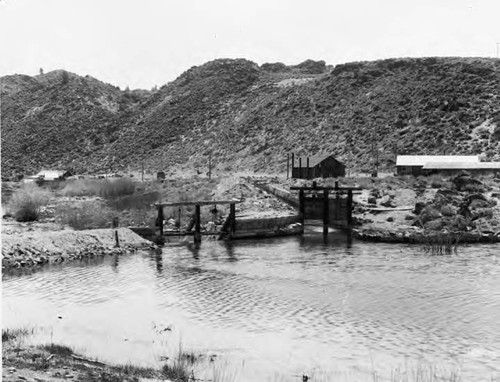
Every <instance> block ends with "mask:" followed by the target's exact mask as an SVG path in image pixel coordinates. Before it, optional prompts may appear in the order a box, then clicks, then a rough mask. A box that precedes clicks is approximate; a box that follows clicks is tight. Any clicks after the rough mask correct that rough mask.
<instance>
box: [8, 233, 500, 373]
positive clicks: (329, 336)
mask: <svg viewBox="0 0 500 382" xmlns="http://www.w3.org/2000/svg"><path fill="white" fill-rule="evenodd" d="M499 281H500V250H499V247H498V246H495V245H477V246H469V247H466V248H462V249H460V250H459V252H458V253H457V254H452V255H440V256H436V255H431V254H427V253H425V252H423V251H422V249H421V248H419V247H417V246H413V247H412V246H407V245H394V244H391V245H388V244H373V243H360V242H353V243H348V242H347V241H346V239H345V237H342V236H339V235H337V236H335V235H333V236H331V237H330V240H329V243H327V244H325V243H323V242H322V238H321V236H317V235H306V236H304V237H293V238H281V239H268V240H262V241H237V242H232V243H222V242H216V241H204V242H203V243H202V245H201V247H200V248H198V249H197V248H195V247H194V246H193V245H192V244H190V243H178V244H175V245H168V246H166V247H165V248H164V249H163V251H162V252H156V253H155V252H139V253H137V254H131V255H124V256H121V257H116V258H115V257H111V256H110V257H105V258H99V259H93V260H87V261H82V262H74V263H68V264H64V265H52V266H48V267H45V268H43V269H38V270H36V271H24V272H23V274H19V273H15V274H12V273H8V274H4V275H3V282H2V287H3V288H2V289H3V290H2V311H3V313H2V319H3V327H4V328H5V327H7V328H8V327H20V326H34V327H37V328H39V330H38V331H37V332H36V334H35V336H34V338H32V339H31V340H32V341H34V342H50V341H53V342H57V343H64V344H66V345H70V346H72V347H74V348H75V350H76V351H78V352H80V353H83V354H86V355H88V356H92V357H98V358H99V359H102V360H106V361H109V362H116V363H127V362H132V363H135V364H141V365H146V366H147V365H150V366H157V365H160V364H161V363H162V362H164V361H162V356H165V355H168V356H171V355H172V354H174V353H175V352H176V351H177V349H178V347H179V344H182V348H183V349H184V350H187V351H192V352H194V353H201V354H204V355H206V357H207V359H210V360H211V361H207V362H205V364H204V366H200V370H199V374H198V375H199V376H202V377H206V378H209V374H210V373H214V370H215V372H216V373H219V374H221V373H222V374H224V373H225V374H226V376H228V375H236V376H237V377H236V379H235V380H237V381H282V380H283V381H285V380H287V381H288V380H290V381H293V380H300V378H299V377H298V376H301V375H303V374H307V375H310V376H312V375H315V376H316V379H315V380H316V381H318V380H323V381H326V380H340V381H342V380H346V381H347V380H366V381H371V380H373V375H374V373H376V374H377V375H378V380H384V378H385V377H387V376H390V374H391V372H394V370H395V369H398V368H399V369H406V370H409V371H410V370H414V369H416V368H417V369H418V368H420V367H423V366H422V365H424V366H425V367H427V366H426V365H431V367H433V368H435V369H438V370H443V374H446V373H447V372H448V370H451V371H454V372H458V374H459V375H460V376H462V378H463V380H467V381H471V380H472V381H482V380H489V381H490V380H500V282H499ZM212 361H213V362H212ZM167 362H168V361H167ZM228 379H231V378H228ZM311 380H312V379H311Z"/></svg>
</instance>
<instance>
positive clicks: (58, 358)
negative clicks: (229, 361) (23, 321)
mask: <svg viewBox="0 0 500 382" xmlns="http://www.w3.org/2000/svg"><path fill="white" fill-rule="evenodd" d="M34 331H35V330H34V329H31V328H17V329H2V348H3V349H2V358H3V372H2V380H3V381H18V380H27V379H30V380H32V379H33V378H34V379H35V380H36V379H37V378H38V379H39V380H46V379H47V376H48V375H50V378H51V380H60V379H74V380H84V381H108V382H119V381H120V382H121V381H137V382H138V381H140V380H142V379H145V378H149V379H156V380H165V379H168V380H171V381H175V382H188V381H194V380H195V376H194V372H193V365H194V364H195V363H196V362H197V361H198V357H197V356H196V355H194V354H193V353H186V352H180V353H179V354H178V355H177V356H176V357H175V359H174V360H173V362H170V363H168V364H165V365H164V366H163V367H161V368H160V369H158V368H151V367H142V366H137V365H134V364H126V365H113V364H105V363H102V362H100V361H98V360H95V359H89V358H86V357H84V356H81V355H79V354H77V353H75V351H74V350H73V349H72V348H70V347H68V346H65V345H61V344H55V343H49V344H41V345H37V346H28V345H26V344H24V343H23V340H24V339H26V337H28V336H29V335H31V334H33V333H34Z"/></svg>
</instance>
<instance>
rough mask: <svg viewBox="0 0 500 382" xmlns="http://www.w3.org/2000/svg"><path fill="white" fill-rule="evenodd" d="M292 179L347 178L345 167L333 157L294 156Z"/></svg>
mask: <svg viewBox="0 0 500 382" xmlns="http://www.w3.org/2000/svg"><path fill="white" fill-rule="evenodd" d="M291 159H292V166H291V167H292V178H296V179H314V178H338V177H340V176H345V165H344V164H343V163H342V162H340V161H338V160H337V159H335V158H334V156H333V155H323V156H311V157H296V156H295V155H293V154H292V156H291Z"/></svg>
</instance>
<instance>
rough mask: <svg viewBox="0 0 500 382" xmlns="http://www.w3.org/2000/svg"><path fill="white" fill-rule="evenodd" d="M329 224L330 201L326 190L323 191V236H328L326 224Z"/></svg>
mask: <svg viewBox="0 0 500 382" xmlns="http://www.w3.org/2000/svg"><path fill="white" fill-rule="evenodd" d="M329 223H330V200H329V199H328V190H323V235H325V236H326V235H328V224H329Z"/></svg>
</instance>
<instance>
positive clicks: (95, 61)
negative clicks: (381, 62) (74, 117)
mask: <svg viewBox="0 0 500 382" xmlns="http://www.w3.org/2000/svg"><path fill="white" fill-rule="evenodd" d="M498 43H500V1H499V0H412V1H408V0H344V1H339V0H307V1H306V0H246V1H240V0H232V1H231V0H177V1H173V0H0V76H3V75H8V74H28V75H37V74H38V73H39V70H40V68H43V70H44V72H45V73H47V72H49V71H51V70H56V69H65V70H68V71H70V72H73V73H76V74H79V75H87V74H88V75H91V76H92V77H95V78H97V79H99V80H101V81H104V82H108V83H111V84H113V85H116V86H119V87H120V88H122V89H124V88H125V87H127V86H128V87H130V88H131V89H136V88H143V89H150V88H152V87H153V86H155V85H156V86H162V85H164V84H166V83H167V82H169V81H172V80H174V79H175V78H176V77H178V76H179V75H180V74H181V73H182V72H184V71H186V70H187V69H189V68H190V67H192V66H194V65H202V64H203V63H205V62H207V61H210V60H213V59H216V58H246V59H248V60H251V61H254V62H256V63H258V64H263V63H266V62H283V63H285V64H287V65H295V64H298V63H300V62H302V61H305V60H306V59H313V60H324V61H326V63H327V64H332V65H335V64H339V63H345V62H351V61H369V60H376V59H383V58H393V57H428V56H464V57H496V56H497V49H498V47H500V45H499V44H498Z"/></svg>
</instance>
